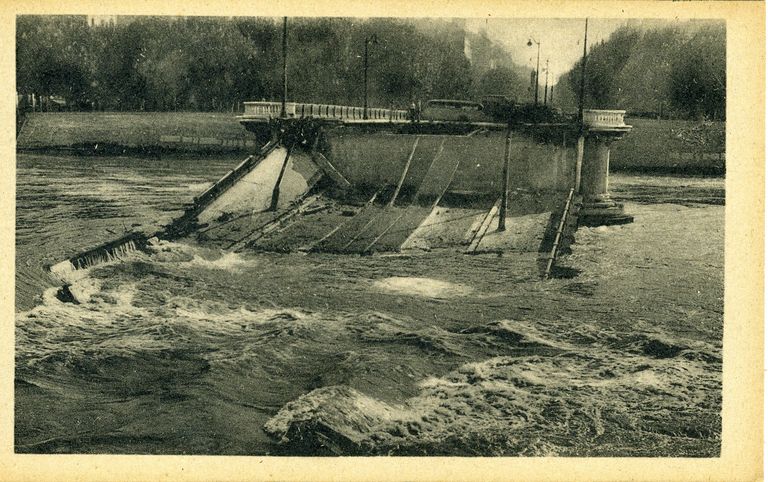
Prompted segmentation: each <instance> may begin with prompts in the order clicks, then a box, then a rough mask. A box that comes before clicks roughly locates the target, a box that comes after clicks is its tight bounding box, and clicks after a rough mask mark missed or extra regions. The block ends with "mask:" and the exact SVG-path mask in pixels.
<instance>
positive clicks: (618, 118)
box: [584, 109, 632, 131]
mask: <svg viewBox="0 0 768 482" xmlns="http://www.w3.org/2000/svg"><path fill="white" fill-rule="evenodd" d="M624 114H626V111H623V110H594V109H585V110H584V125H585V126H586V127H587V128H588V129H589V130H592V131H601V130H604V131H628V130H630V129H631V128H632V127H631V126H628V125H626V124H625V123H624Z"/></svg>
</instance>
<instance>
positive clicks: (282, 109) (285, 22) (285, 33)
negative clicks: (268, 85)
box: [280, 17, 288, 118]
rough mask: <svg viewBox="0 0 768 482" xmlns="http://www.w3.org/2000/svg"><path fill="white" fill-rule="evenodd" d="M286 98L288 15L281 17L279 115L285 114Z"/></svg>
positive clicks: (283, 116)
mask: <svg viewBox="0 0 768 482" xmlns="http://www.w3.org/2000/svg"><path fill="white" fill-rule="evenodd" d="M287 99H288V17H283V98H282V103H281V105H280V117H282V118H285V117H286V116H287V114H286V111H285V103H286V102H287Z"/></svg>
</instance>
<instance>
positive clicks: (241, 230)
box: [52, 103, 628, 272]
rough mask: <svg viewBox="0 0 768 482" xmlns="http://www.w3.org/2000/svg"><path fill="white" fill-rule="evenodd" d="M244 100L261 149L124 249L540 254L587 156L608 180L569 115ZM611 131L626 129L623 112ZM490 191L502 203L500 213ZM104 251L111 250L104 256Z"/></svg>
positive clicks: (76, 260) (591, 182) (91, 255)
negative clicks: (537, 117) (159, 243)
mask: <svg viewBox="0 0 768 482" xmlns="http://www.w3.org/2000/svg"><path fill="white" fill-rule="evenodd" d="M249 104H250V105H251V106H250V110H248V109H249ZM254 104H264V103H247V104H246V109H247V110H246V114H245V115H243V116H241V117H240V122H241V123H242V124H243V125H244V126H245V127H246V128H247V129H248V130H249V131H251V132H253V133H254V135H255V137H256V138H257V139H258V140H259V141H260V142H263V145H264V147H263V148H262V149H260V151H259V152H257V153H255V154H254V155H252V156H249V157H248V158H247V159H245V160H244V161H243V162H242V163H240V164H239V165H238V166H236V167H235V168H234V169H233V170H232V171H230V172H229V173H228V174H227V175H225V176H224V177H222V178H221V179H220V180H219V181H217V182H216V183H214V184H213V185H211V186H210V187H209V188H208V189H206V190H205V191H204V192H203V193H201V194H200V195H199V196H197V197H196V198H195V199H194V200H193V202H192V203H191V204H190V205H189V206H188V207H187V209H186V211H185V212H184V213H183V214H182V216H180V217H179V218H177V219H176V220H174V221H173V222H172V223H170V224H169V225H168V226H167V227H166V228H164V229H163V230H161V231H160V232H158V233H143V234H142V233H131V234H129V235H128V236H127V237H126V238H125V239H126V240H127V241H126V242H127V243H128V244H127V246H129V247H130V249H141V248H142V247H143V246H144V245H145V244H146V243H147V242H148V240H149V239H150V238H152V237H158V238H161V239H180V238H188V239H190V240H193V241H194V242H197V243H200V244H203V245H207V246H211V247H218V248H221V249H229V250H232V249H234V250H256V251H284V252H290V251H305V252H326V253H339V254H371V253H376V252H397V251H400V250H402V249H436V248H456V249H457V250H459V251H466V252H472V253H478V252H489V251H490V252H501V251H523V252H540V253H548V256H550V259H552V258H554V256H552V255H551V251H552V242H553V239H554V238H557V239H558V240H559V239H561V238H563V239H567V238H568V237H569V236H570V234H572V233H568V232H562V231H563V230H562V227H563V226H573V227H574V229H575V223H574V222H569V223H564V222H563V218H564V216H565V217H568V216H569V215H571V214H569V213H568V212H565V213H564V212H563V210H564V209H565V207H564V205H565V200H566V197H567V195H568V193H569V190H570V189H573V188H575V189H576V191H577V193H578V191H579V183H580V182H581V180H580V178H581V175H580V174H581V169H580V165H581V163H582V162H585V163H588V162H591V164H590V165H589V166H588V167H587V168H585V173H586V174H587V175H588V176H589V179H585V181H584V185H585V186H588V187H589V188H590V189H597V190H599V189H601V188H602V187H601V185H600V183H601V182H603V181H602V180H601V179H602V178H604V181H605V183H607V173H605V174H604V173H602V172H601V171H600V169H601V166H599V165H598V164H599V161H600V159H601V155H603V150H604V149H603V145H602V144H599V139H598V137H597V136H594V137H595V139H590V140H589V142H587V145H588V146H592V145H593V144H594V145H596V146H597V147H594V148H593V150H594V151H595V152H594V153H593V152H590V153H587V154H586V155H585V154H584V151H583V146H584V145H585V142H584V140H583V139H584V136H585V132H587V133H588V131H586V130H583V129H579V126H577V125H574V124H573V123H560V124H556V123H554V124H553V123H550V124H515V125H512V124H500V123H492V122H462V121H427V122H416V121H414V120H413V119H408V117H407V116H406V115H404V114H403V112H404V111H390V110H387V109H372V110H371V112H372V115H371V118H366V117H367V116H365V115H361V113H360V112H358V111H357V110H355V109H352V110H349V109H345V108H339V106H336V107H333V106H318V107H315V106H310V107H309V108H307V107H306V105H304V106H302V105H301V104H294V105H292V106H290V108H289V109H288V113H289V114H288V116H287V118H277V117H275V108H274V105H271V106H263V105H262V106H254ZM267 104H269V103H267ZM302 112H304V114H303V115H302V114H301V113H302ZM291 116H292V117H291ZM616 118H617V117H616V116H615V115H614V117H613V118H606V117H605V116H603V117H601V118H600V119H601V121H602V122H606V119H608V121H613V122H615V121H616ZM622 119H623V117H622ZM620 120H621V119H620ZM614 127H615V129H614V131H613V132H625V131H626V129H627V128H628V126H624V124H623V120H622V121H621V123H620V125H616V126H614ZM604 137H605V136H604ZM616 137H618V136H616ZM505 141H506V146H508V148H507V149H506V150H505ZM590 143H591V144H590ZM601 149H602V150H601ZM606 170H607V159H606ZM505 176H506V177H505ZM600 176H602V178H601V179H597V180H596V178H598V177H600ZM599 194H607V193H599ZM500 195H501V196H502V199H503V198H506V199H507V201H508V202H507V203H506V204H505V203H502V208H501V209H497V208H495V206H496V204H495V203H496V202H497V200H499V196H500ZM579 199H581V197H579ZM600 200H601V202H603V203H605V201H606V197H605V196H603V197H600ZM598 207H599V206H598ZM592 214H593V215H594V213H593V212H592ZM502 216H503V221H504V222H500V221H502V219H501V217H502ZM496 225H506V226H507V229H506V230H503V231H502V230H497V229H496V227H495V226H496ZM558 225H559V226H560V228H561V229H559V230H558ZM554 231H558V233H557V236H554V235H553V234H552V233H553V232H554ZM118 241H120V240H118ZM115 243H116V242H111V243H107V244H105V245H103V246H101V247H96V248H92V249H91V250H88V251H87V253H88V256H87V257H85V258H84V257H83V256H82V255H78V256H74V257H72V258H70V259H69V260H66V261H64V262H62V263H60V264H59V265H57V266H56V267H54V268H52V271H53V272H63V271H66V270H67V269H79V268H83V267H87V264H88V262H84V261H83V260H87V259H91V260H94V262H96V261H99V260H102V259H105V258H106V259H111V258H110V257H112V258H113V257H115V253H117V254H118V255H119V254H122V253H124V251H126V250H125V249H123V248H121V247H120V246H117V245H115ZM117 244H120V243H119V242H117ZM564 244H567V243H564ZM468 247H469V248H468ZM104 249H106V250H108V254H109V256H106V257H105V256H101V257H100V256H99V254H98V253H99V251H100V250H104ZM555 251H557V249H556V250H555ZM550 264H551V263H550Z"/></svg>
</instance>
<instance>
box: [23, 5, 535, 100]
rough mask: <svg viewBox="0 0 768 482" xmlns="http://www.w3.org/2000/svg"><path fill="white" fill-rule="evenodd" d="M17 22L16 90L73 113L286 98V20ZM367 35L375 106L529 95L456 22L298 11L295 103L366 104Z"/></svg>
mask: <svg viewBox="0 0 768 482" xmlns="http://www.w3.org/2000/svg"><path fill="white" fill-rule="evenodd" d="M424 22H427V24H428V25H425V24H424ZM16 27H17V30H16V32H17V38H16V40H17V43H16V59H17V69H16V86H17V92H18V94H22V95H24V94H27V95H29V94H35V95H37V96H56V97H59V98H61V99H64V101H65V102H66V105H67V107H66V108H68V109H78V110H90V109H97V110H157V111H173V110H201V111H229V110H237V109H238V108H239V106H240V103H242V102H243V101H247V100H279V99H280V98H281V93H282V53H281V44H282V22H281V19H271V18H256V17H233V18H227V17H132V18H128V17H125V18H120V17H118V22H117V23H116V24H104V25H89V24H88V21H87V18H86V17H84V16H29V15H28V16H19V17H17V25H16ZM467 37H468V38H469V41H467V40H466V38H467ZM366 39H368V40H369V72H368V78H369V103H370V105H373V106H398V107H403V106H407V105H409V104H410V103H411V102H413V101H417V100H426V99H429V98H458V99H469V98H479V97H481V96H482V95H486V94H502V95H508V96H510V97H514V98H519V99H524V98H527V97H528V96H529V94H528V89H529V86H528V83H527V80H526V78H527V76H528V70H527V69H525V68H523V67H520V66H517V65H516V64H514V63H513V62H512V61H511V59H510V57H509V55H508V54H507V53H506V52H505V51H504V50H503V49H502V48H501V47H499V46H498V45H497V44H495V43H494V42H492V41H490V40H489V39H488V38H487V37H485V36H484V35H482V34H470V33H467V32H465V31H464V29H463V27H462V26H461V25H460V24H458V25H455V24H452V23H450V22H440V21H421V24H420V23H419V22H418V21H407V20H397V19H370V20H358V19H342V18H319V19H306V18H291V19H289V24H288V50H289V55H288V92H289V94H288V96H289V100H295V101H302V102H318V103H320V102H322V103H335V104H345V105H362V103H363V96H364V82H363V75H364V73H363V62H364V59H363V50H364V44H365V42H366ZM467 42H469V44H471V45H472V55H471V56H467V55H466V48H467V47H466V45H467ZM470 58H473V59H474V60H473V61H470Z"/></svg>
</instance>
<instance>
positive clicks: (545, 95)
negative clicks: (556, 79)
mask: <svg viewBox="0 0 768 482" xmlns="http://www.w3.org/2000/svg"><path fill="white" fill-rule="evenodd" d="M544 74H545V75H544V105H547V89H548V88H549V59H547V66H546V67H544Z"/></svg>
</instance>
